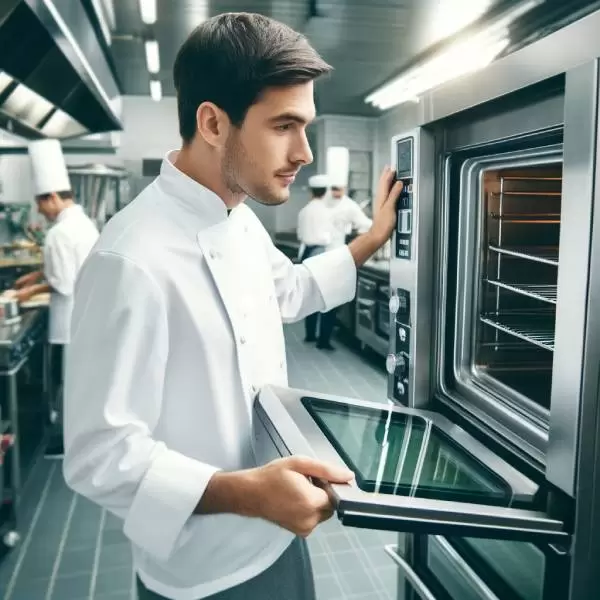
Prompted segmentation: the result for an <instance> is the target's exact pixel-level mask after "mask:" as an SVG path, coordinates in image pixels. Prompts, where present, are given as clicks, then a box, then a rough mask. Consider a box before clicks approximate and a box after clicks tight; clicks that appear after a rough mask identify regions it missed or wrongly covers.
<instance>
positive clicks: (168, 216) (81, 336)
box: [64, 153, 356, 600]
mask: <svg viewBox="0 0 600 600" xmlns="http://www.w3.org/2000/svg"><path fill="white" fill-rule="evenodd" d="M175 154H176V153H171V154H170V155H168V156H167V158H166V160H165V161H163V165H162V168H161V173H160V176H159V177H158V178H157V179H156V180H155V181H154V182H153V183H152V184H151V185H150V186H149V187H148V188H146V189H145V190H144V191H143V192H142V193H141V194H140V196H138V197H137V199H135V200H134V201H133V202H132V203H131V204H129V205H128V206H127V207H126V208H125V209H124V210H123V211H121V212H120V213H117V215H115V217H113V219H111V221H110V222H109V223H108V224H107V225H106V227H105V228H104V229H103V231H102V234H101V236H100V240H99V242H98V244H97V245H96V247H95V248H94V250H93V252H92V253H91V255H90V257H89V259H88V261H87V262H86V264H85V265H84V267H83V269H82V271H81V273H80V278H79V281H78V284H77V290H76V292H75V308H74V312H73V320H72V339H71V344H70V346H69V347H68V351H67V361H66V377H65V451H66V453H65V460H64V474H65V478H66V480H67V482H68V484H69V485H70V486H71V487H72V488H73V489H74V490H76V491H77V492H79V493H81V494H83V495H84V496H87V497H88V498H90V499H91V500H93V501H95V502H97V503H98V504H100V505H102V506H104V507H105V508H107V509H108V510H110V511H111V512H113V513H114V514H116V515H118V516H120V517H121V518H123V519H124V532H125V534H126V536H127V537H128V538H129V539H130V540H131V542H132V544H133V554H134V563H135V568H136V570H137V571H138V573H139V575H140V577H141V579H142V581H143V582H144V584H145V585H146V586H147V587H149V588H150V589H152V590H154V591H155V592H157V593H158V594H161V595H163V596H167V597H169V598H175V599H177V600H197V599H198V598H204V597H206V596H209V595H211V594H215V593H217V592H219V591H222V590H224V589H227V588H230V587H232V586H235V585H237V584H239V583H242V582H244V581H246V580H248V579H250V578H252V577H254V576H256V575H257V574H259V573H260V572H262V571H263V570H265V569H266V568H268V567H269V566H270V565H271V564H273V563H274V562H275V561H276V560H277V558H278V557H279V556H280V555H281V554H282V552H283V551H284V550H285V549H286V548H287V546H288V545H289V544H290V542H291V541H292V539H293V535H292V534H291V533H290V532H288V531H286V530H284V529H282V528H280V527H278V526H277V525H275V524H273V523H270V522H267V521H265V520H262V519H250V518H245V517H241V516H237V515H233V514H219V515H203V516H194V515H192V513H193V510H194V508H195V507H196V505H197V504H198V502H199V500H200V498H201V496H202V494H203V493H204V490H205V488H206V485H207V483H208V481H209V479H210V478H211V476H212V475H213V474H214V473H215V471H217V470H218V469H224V470H237V469H243V468H246V467H252V466H254V465H256V464H258V463H263V462H265V461H266V460H268V459H270V458H272V457H273V456H268V453H266V452H264V451H263V447H262V443H260V440H258V439H257V438H256V437H255V430H254V428H253V419H254V417H253V410H252V403H253V399H254V397H255V395H256V393H257V391H258V390H259V389H260V388H261V386H263V385H264V384H267V383H271V384H277V385H283V386H285V385H287V369H286V357H285V343H284V336H283V327H282V321H284V322H290V321H297V320H300V319H302V318H304V317H305V316H306V315H309V314H311V313H314V312H318V311H326V310H329V309H331V308H332V307H334V306H337V305H339V304H342V303H345V302H347V301H349V300H351V299H352V297H353V296H354V292H355V285H356V268H355V265H354V261H353V259H352V256H351V254H350V252H349V250H348V249H347V248H345V247H344V248H340V249H339V250H336V251H334V252H331V253H327V254H323V255H320V256H316V257H314V258H311V259H310V260H307V261H306V262H305V263H304V264H303V265H296V266H294V265H293V264H292V263H291V262H290V261H289V259H288V258H286V257H285V256H284V255H283V254H282V253H281V252H279V251H278V250H277V249H276V248H275V247H274V245H273V243H272V241H271V239H270V237H269V235H268V234H267V232H266V231H265V229H264V228H263V226H262V225H261V223H260V221H259V220H258V219H257V217H256V216H255V215H254V213H253V212H252V211H251V209H250V208H248V207H247V206H246V205H245V204H242V205H240V206H239V207H237V208H235V209H234V210H233V211H232V212H231V214H230V216H229V217H228V216H227V212H226V208H225V205H224V204H223V202H222V200H221V199H220V198H218V197H217V196H216V195H215V194H213V193H212V192H210V191H209V190H208V189H206V188H204V187H202V186H201V185H199V184H198V183H196V182H195V181H193V180H192V179H190V178H188V177H187V176H185V175H184V174H182V173H181V172H180V171H178V170H177V169H176V168H175V167H174V165H173V164H172V161H173V160H174V158H175ZM267 446H268V445H267ZM267 446H265V447H267Z"/></svg>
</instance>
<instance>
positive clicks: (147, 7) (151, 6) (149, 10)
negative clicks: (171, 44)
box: [140, 0, 156, 25]
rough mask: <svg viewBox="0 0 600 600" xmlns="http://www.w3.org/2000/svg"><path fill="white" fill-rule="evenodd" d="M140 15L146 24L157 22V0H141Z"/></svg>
mask: <svg viewBox="0 0 600 600" xmlns="http://www.w3.org/2000/svg"><path fill="white" fill-rule="evenodd" d="M140 15H141V17H142V21H143V22H144V23H145V24H146V25H154V23H156V0H140Z"/></svg>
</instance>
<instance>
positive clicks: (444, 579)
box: [427, 536, 499, 600]
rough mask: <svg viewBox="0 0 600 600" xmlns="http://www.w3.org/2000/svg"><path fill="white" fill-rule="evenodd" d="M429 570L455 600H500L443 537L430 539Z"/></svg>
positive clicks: (428, 543) (428, 548)
mask: <svg viewBox="0 0 600 600" xmlns="http://www.w3.org/2000/svg"><path fill="white" fill-rule="evenodd" d="M427 568H428V569H429V570H430V571H431V572H432V573H433V574H434V575H435V576H436V578H437V580H438V581H439V582H440V584H441V585H442V587H443V588H444V590H445V591H446V592H447V593H448V595H449V596H450V597H451V598H452V599H453V600H499V598H498V597H497V596H496V594H494V593H493V592H492V590H490V588H489V587H488V586H487V585H486V584H485V583H484V582H483V581H482V579H481V578H480V577H479V576H478V575H477V573H475V571H474V570H473V569H472V568H471V567H470V566H469V565H468V564H467V563H466V562H465V560H464V559H463V558H462V556H460V554H459V553H458V552H457V551H456V550H455V549H454V548H453V547H452V546H451V545H450V544H449V543H448V541H447V540H446V539H444V538H443V537H440V536H432V537H430V538H429V540H428V542H427Z"/></svg>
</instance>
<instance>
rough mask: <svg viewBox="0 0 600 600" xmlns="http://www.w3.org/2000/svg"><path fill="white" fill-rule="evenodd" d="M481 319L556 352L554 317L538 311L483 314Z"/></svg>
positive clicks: (507, 332) (510, 333) (485, 322)
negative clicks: (537, 312)
mask: <svg viewBox="0 0 600 600" xmlns="http://www.w3.org/2000/svg"><path fill="white" fill-rule="evenodd" d="M480 320H481V322H482V323H484V324H485V325H488V326H490V327H493V328H494V329H497V330H499V331H502V332H504V333H506V334H508V335H512V336H514V337H517V338H519V339H521V340H523V341H525V342H529V343H531V344H535V345H536V346H538V347H540V348H544V350H549V351H551V352H554V317H553V316H550V315H540V314H536V313H521V314H519V313H507V314H492V315H482V316H481V317H480Z"/></svg>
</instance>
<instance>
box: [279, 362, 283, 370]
mask: <svg viewBox="0 0 600 600" xmlns="http://www.w3.org/2000/svg"><path fill="white" fill-rule="evenodd" d="M279 368H280V369H283V361H281V362H280V363H279Z"/></svg>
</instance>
